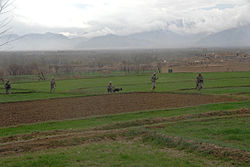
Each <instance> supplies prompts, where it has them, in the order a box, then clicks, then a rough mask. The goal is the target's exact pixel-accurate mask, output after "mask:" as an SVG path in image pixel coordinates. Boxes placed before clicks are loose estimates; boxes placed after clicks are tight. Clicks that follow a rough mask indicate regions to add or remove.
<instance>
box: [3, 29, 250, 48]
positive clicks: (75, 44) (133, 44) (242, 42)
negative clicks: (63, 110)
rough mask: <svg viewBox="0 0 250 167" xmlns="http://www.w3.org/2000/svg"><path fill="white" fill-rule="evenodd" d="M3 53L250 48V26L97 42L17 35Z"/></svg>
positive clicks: (146, 34) (160, 32)
mask: <svg viewBox="0 0 250 167" xmlns="http://www.w3.org/2000/svg"><path fill="white" fill-rule="evenodd" d="M5 42H7V44H5V45H3V46H1V47H0V49H1V50H82V49H119V48H122V49H125V48H187V47H250V25H245V26H241V27H237V28H232V29H228V30H224V31H221V32H217V33H212V34H206V33H200V34H191V35H190V34H188V35H187V34H177V33H174V32H171V31H168V30H158V31H149V32H142V33H136V34H131V35H126V36H118V35H113V34H108V35H105V36H99V37H94V38H90V39H88V38H85V37H78V38H68V37H66V36H64V35H61V34H55V33H50V32H48V33H45V34H36V33H33V34H26V35H23V36H19V35H16V34H9V35H4V36H2V37H1V38H0V44H3V43H5Z"/></svg>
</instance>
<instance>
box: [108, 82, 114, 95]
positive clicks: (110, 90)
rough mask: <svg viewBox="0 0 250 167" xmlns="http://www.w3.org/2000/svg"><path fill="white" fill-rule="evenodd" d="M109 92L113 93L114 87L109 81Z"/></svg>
mask: <svg viewBox="0 0 250 167" xmlns="http://www.w3.org/2000/svg"><path fill="white" fill-rule="evenodd" d="M107 91H108V93H112V91H113V85H112V82H111V81H109V84H108V87H107Z"/></svg>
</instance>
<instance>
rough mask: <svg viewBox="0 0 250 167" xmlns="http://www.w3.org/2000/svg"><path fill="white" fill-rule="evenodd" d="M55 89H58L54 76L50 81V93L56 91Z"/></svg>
mask: <svg viewBox="0 0 250 167" xmlns="http://www.w3.org/2000/svg"><path fill="white" fill-rule="evenodd" d="M55 89H56V81H55V79H54V78H52V79H51V81H50V93H51V92H52V91H53V93H55Z"/></svg>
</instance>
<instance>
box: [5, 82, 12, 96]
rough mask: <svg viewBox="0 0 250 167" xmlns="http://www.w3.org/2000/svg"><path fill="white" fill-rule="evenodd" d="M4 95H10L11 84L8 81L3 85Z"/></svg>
mask: <svg viewBox="0 0 250 167" xmlns="http://www.w3.org/2000/svg"><path fill="white" fill-rule="evenodd" d="M4 87H5V91H6V94H10V89H11V84H10V81H7V82H6V83H5V85H4Z"/></svg>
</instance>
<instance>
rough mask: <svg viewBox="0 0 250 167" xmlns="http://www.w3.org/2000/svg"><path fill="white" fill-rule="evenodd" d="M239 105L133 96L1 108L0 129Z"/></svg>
mask: <svg viewBox="0 0 250 167" xmlns="http://www.w3.org/2000/svg"><path fill="white" fill-rule="evenodd" d="M229 101H236V99H233V98H231V97H227V96H215V95H200V94H185V95H184V94H169V93H131V94H114V95H104V96H89V97H79V98H64V99H50V100H38V101H30V102H16V103H5V104H0V115H1V117H0V127H4V126H12V125H18V124H25V123H36V122H43V121H49V120H64V119H73V118H81V117H88V116H94V115H107V114H116V113H124V112H135V111H141V110H153V109H164V108H174V107H185V106H195V105H199V104H208V103H218V102H229Z"/></svg>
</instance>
